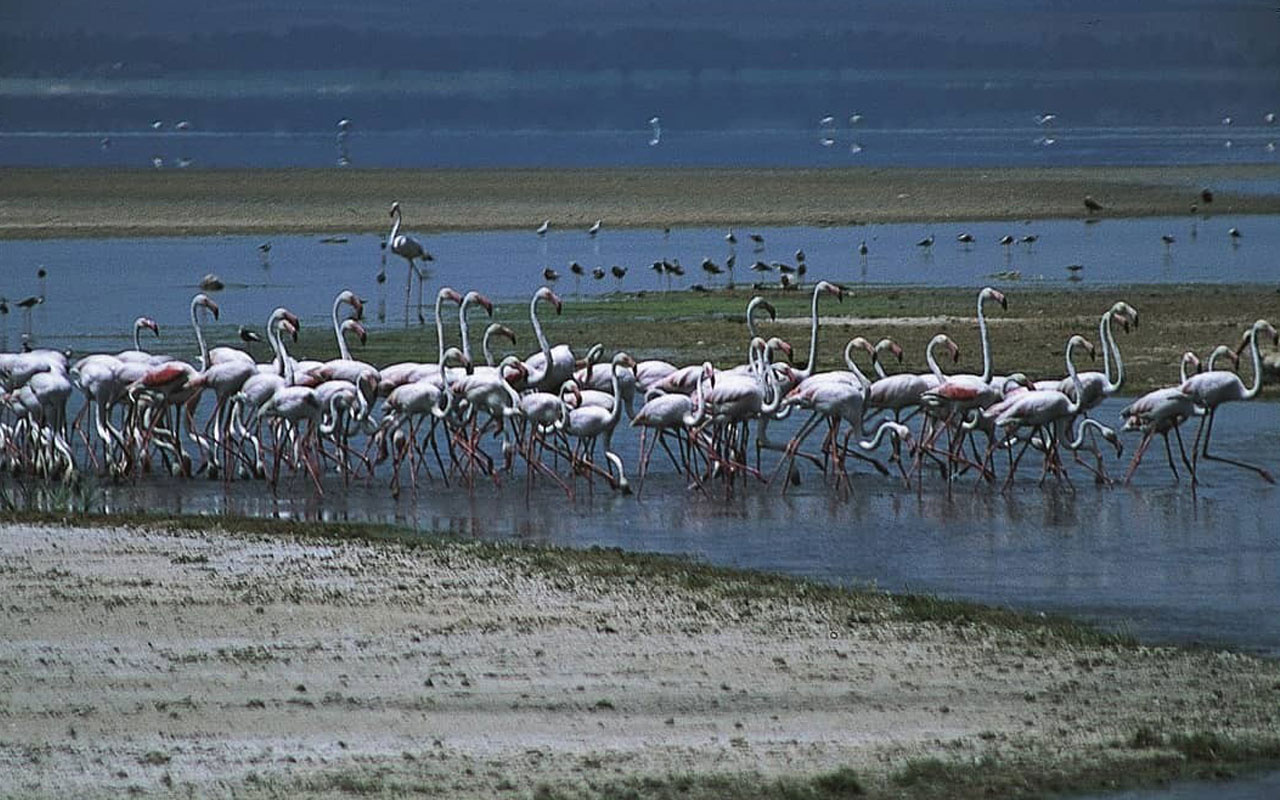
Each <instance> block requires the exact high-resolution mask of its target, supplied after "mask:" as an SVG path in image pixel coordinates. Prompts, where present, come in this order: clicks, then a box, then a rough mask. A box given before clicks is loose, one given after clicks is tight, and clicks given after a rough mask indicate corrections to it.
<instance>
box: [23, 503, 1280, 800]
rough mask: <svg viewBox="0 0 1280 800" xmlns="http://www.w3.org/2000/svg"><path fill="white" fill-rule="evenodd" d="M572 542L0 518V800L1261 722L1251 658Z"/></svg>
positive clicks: (521, 781)
mask: <svg viewBox="0 0 1280 800" xmlns="http://www.w3.org/2000/svg"><path fill="white" fill-rule="evenodd" d="M584 558H585V561H583V562H582V563H579V562H576V561H574V560H573V559H572V558H570V557H568V556H556V555H554V554H551V555H548V554H546V553H543V552H541V551H521V550H518V549H515V548H505V549H503V548H492V547H486V546H484V545H475V544H465V543H446V544H429V545H427V546H425V547H408V546H405V545H402V544H397V543H370V542H365V541H338V540H323V539H314V538H308V539H298V538H294V537H291V536H288V535H283V536H264V535H257V534H243V533H242V534H228V533H224V532H220V531H216V530H203V531H198V532H193V531H185V530H178V529H166V530H146V529H130V528H102V527H86V528H68V527H43V526H33V525H26V524H14V523H9V524H4V525H3V526H0V564H3V565H4V566H3V569H0V593H3V595H4V597H5V598H6V601H5V607H4V610H3V611H0V619H2V620H3V622H2V623H0V624H2V625H3V628H4V630H5V631H6V632H7V633H6V635H5V636H4V637H3V638H2V639H0V663H2V664H3V665H4V669H3V671H2V672H0V690H2V691H0V697H3V698H4V700H3V708H2V710H3V714H2V715H0V719H3V722H2V723H0V795H4V796H9V795H15V794H20V795H22V796H28V797H41V796H47V797H62V796H68V795H72V794H74V795H76V796H87V797H94V796H119V795H120V794H123V793H125V792H130V791H137V790H142V791H144V792H146V793H147V794H148V795H151V794H159V795H169V794H175V795H176V794H182V795H186V794H187V793H189V792H190V793H194V794H195V795H199V796H203V795H207V794H211V793H218V794H225V793H228V792H232V793H234V794H235V796H237V797H255V796H281V795H282V794H283V795H296V794H307V795H338V794H342V793H344V792H357V793H362V794H392V793H395V792H397V791H406V792H407V791H417V792H421V793H423V794H426V795H428V796H441V797H493V796H516V797H527V796H530V794H531V793H534V792H535V790H537V791H542V792H544V794H543V795H542V796H574V797H579V796H583V797H590V796H610V793H611V791H612V790H611V789H610V788H609V787H614V788H616V787H618V786H623V785H625V786H632V785H637V786H640V788H643V785H641V783H640V782H642V780H643V779H646V778H647V779H649V780H650V781H651V783H652V785H653V786H659V785H669V783H664V782H669V781H670V780H671V778H672V776H691V777H689V779H690V780H694V778H697V776H748V778H749V781H750V782H751V784H753V785H754V784H760V783H761V782H763V781H765V780H766V779H768V780H774V779H777V778H778V776H795V777H797V778H800V779H804V778H806V777H807V776H812V775H827V776H830V775H831V774H832V772H833V771H835V770H840V769H845V770H848V769H852V770H853V773H849V772H847V771H846V772H842V773H837V774H838V775H844V776H846V777H847V776H848V775H851V774H854V773H856V775H857V780H858V782H859V785H861V786H862V787H863V788H864V789H866V790H868V791H870V792H871V793H872V794H876V793H877V792H879V791H881V790H884V789H886V788H896V789H898V790H901V787H902V786H904V785H905V784H904V783H903V778H902V776H903V775H904V774H915V773H914V772H912V770H915V772H919V771H920V770H922V769H924V768H925V766H924V765H931V766H929V769H935V770H936V769H941V768H942V767H946V766H947V765H951V764H957V765H964V764H974V763H978V762H981V763H984V764H990V765H992V767H993V769H991V770H990V771H992V772H999V770H996V769H994V765H997V764H1001V765H1010V766H1014V767H1018V768H1025V767H1026V766H1027V765H1028V764H1034V765H1035V766H1034V769H1035V770H1039V771H1040V772H1042V773H1044V772H1045V771H1046V770H1047V771H1057V772H1059V773H1060V774H1062V775H1068V776H1069V775H1072V774H1077V773H1081V772H1088V771H1090V770H1099V769H1103V768H1107V767H1109V768H1117V767H1118V771H1119V772H1120V773H1123V772H1124V771H1126V770H1130V769H1133V770H1138V769H1139V767H1140V766H1141V765H1146V766H1148V767H1149V766H1151V765H1152V764H1155V765H1163V766H1160V767H1159V769H1162V770H1164V771H1165V772H1166V773H1169V774H1173V772H1176V769H1177V766H1176V765H1177V763H1178V762H1179V761H1180V760H1185V759H1186V756H1185V755H1180V752H1179V751H1178V749H1177V748H1175V747H1174V746H1173V745H1172V744H1170V741H1171V740H1166V739H1162V737H1164V736H1174V735H1186V734H1197V735H1198V734H1204V735H1206V736H1211V737H1212V736H1228V737H1230V739H1231V740H1232V741H1249V742H1258V741H1264V742H1274V741H1275V740H1276V738H1277V737H1276V733H1275V731H1276V724H1277V719H1276V711H1275V708H1276V704H1275V696H1276V690H1277V688H1280V665H1277V664H1274V663H1270V662H1264V661H1259V660H1256V659H1253V658H1250V657H1245V656H1239V655H1232V654H1227V653H1216V652H1208V651H1180V650H1176V649H1172V648H1139V647H1133V646H1129V645H1124V644H1108V643H1106V642H1102V641H1092V640H1089V639H1088V638H1087V637H1086V639H1085V640H1074V639H1072V638H1071V636H1070V635H1069V634H1063V633H1061V632H1060V631H1059V630H1058V629H1055V628H1037V627H1024V628H1013V629H1009V628H1004V627H1002V626H1000V625H994V624H990V623H989V622H987V621H985V620H977V621H967V622H965V621H960V622H957V621H948V622H938V621H922V620H920V619H918V618H913V617H912V616H911V615H910V614H908V613H906V612H905V611H904V608H903V607H902V606H901V605H900V603H899V601H897V600H895V599H893V598H889V597H887V596H883V595H866V594H860V595H853V594H850V593H845V592H839V591H837V590H817V591H815V590H813V589H811V588H806V585H805V584H800V583H794V582H787V581H780V580H775V579H769V580H761V581H746V580H742V579H741V576H740V575H739V576H738V577H737V578H735V577H733V575H728V577H725V576H723V575H719V573H709V574H711V575H712V578H714V580H712V579H709V578H708V577H707V575H704V574H703V573H700V572H696V573H691V572H686V571H683V570H681V569H678V568H673V567H671V566H669V565H668V566H664V567H662V568H659V569H653V568H651V565H649V566H648V567H646V566H643V565H642V566H639V567H637V566H636V565H634V564H632V562H631V561H629V560H628V559H626V558H621V557H616V556H612V555H608V554H606V555H604V556H590V555H588V556H585V557H584ZM1213 741H1217V740H1216V739H1214V740H1213ZM938 764H940V765H941V766H932V765H938ZM904 770H905V771H906V772H905V773H904ZM1046 774H1047V773H1046ZM723 779H724V780H730V778H723ZM697 780H702V778H697ZM717 780H719V779H717ZM735 780H736V778H735ZM826 780H832V779H831V778H830V777H828V778H827V779H826ZM695 783H696V781H695ZM548 791H550V793H549V794H548V793H547V792H548ZM560 792H563V793H564V794H560ZM638 796H646V795H644V794H640V795H638ZM654 796H657V794H656V792H655V794H654ZM690 796H725V797H729V796H735V795H734V794H733V793H732V792H729V793H724V794H705V795H698V794H694V795H690ZM805 796H810V795H805ZM813 796H826V795H813Z"/></svg>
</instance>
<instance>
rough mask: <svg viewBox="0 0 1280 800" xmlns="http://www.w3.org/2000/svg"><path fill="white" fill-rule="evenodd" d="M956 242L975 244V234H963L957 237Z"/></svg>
mask: <svg viewBox="0 0 1280 800" xmlns="http://www.w3.org/2000/svg"><path fill="white" fill-rule="evenodd" d="M956 241H957V242H959V243H960V244H973V234H972V233H962V234H960V235H959V236H957V237H956Z"/></svg>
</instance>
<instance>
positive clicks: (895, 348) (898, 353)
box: [889, 342, 903, 364]
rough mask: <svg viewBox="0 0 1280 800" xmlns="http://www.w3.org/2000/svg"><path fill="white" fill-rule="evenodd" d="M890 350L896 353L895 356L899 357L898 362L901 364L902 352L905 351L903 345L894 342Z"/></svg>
mask: <svg viewBox="0 0 1280 800" xmlns="http://www.w3.org/2000/svg"><path fill="white" fill-rule="evenodd" d="M889 352H890V353H893V354H894V356H896V357H897V359H898V363H899V364H901V363H902V353H903V351H902V345H900V344H898V343H897V342H894V343H893V345H892V346H890V348H889Z"/></svg>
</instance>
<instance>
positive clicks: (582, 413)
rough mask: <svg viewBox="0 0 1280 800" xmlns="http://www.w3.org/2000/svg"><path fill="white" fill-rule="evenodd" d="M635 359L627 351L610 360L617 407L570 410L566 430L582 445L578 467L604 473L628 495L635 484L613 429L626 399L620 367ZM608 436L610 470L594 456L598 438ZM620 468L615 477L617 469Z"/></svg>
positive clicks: (576, 459)
mask: <svg viewBox="0 0 1280 800" xmlns="http://www.w3.org/2000/svg"><path fill="white" fill-rule="evenodd" d="M635 363H636V362H635V359H633V358H632V357H631V356H629V355H627V354H626V353H617V354H615V355H614V357H613V359H612V360H611V361H610V362H609V366H610V374H611V375H612V384H613V386H612V388H613V397H614V400H613V408H612V409H610V410H608V411H606V410H605V409H603V408H601V407H600V406H582V407H580V408H573V409H570V410H569V413H568V415H567V417H566V418H565V421H564V425H563V430H564V432H565V433H566V434H568V435H569V436H573V437H575V438H576V439H577V440H578V447H577V448H576V449H575V450H574V453H573V465H574V468H575V471H576V470H579V469H587V470H591V471H594V472H600V473H601V474H602V475H604V477H605V479H606V480H608V481H609V484H610V485H611V486H612V487H613V488H615V489H618V490H619V491H621V492H623V493H624V494H630V493H631V486H630V484H629V483H628V481H627V475H626V472H625V471H624V470H623V465H622V458H621V457H620V456H619V455H618V454H617V453H615V452H614V451H613V432H614V430H615V429H616V428H617V427H618V421H619V420H620V419H622V402H621V400H620V399H619V397H618V368H619V367H626V368H631V367H634V366H635ZM602 435H603V436H604V457H605V459H606V460H607V461H608V462H609V470H608V471H604V470H601V469H600V468H599V467H596V466H595V465H594V464H592V463H591V461H590V457H591V455H592V454H593V453H594V451H595V444H596V439H597V438H599V437H600V436H602ZM614 469H616V470H617V471H618V475H617V477H616V478H615V477H614V476H613V470H614Z"/></svg>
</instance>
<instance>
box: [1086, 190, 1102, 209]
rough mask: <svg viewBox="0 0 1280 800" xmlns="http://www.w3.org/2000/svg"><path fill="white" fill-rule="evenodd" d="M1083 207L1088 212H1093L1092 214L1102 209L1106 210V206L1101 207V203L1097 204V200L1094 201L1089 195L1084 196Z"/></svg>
mask: <svg viewBox="0 0 1280 800" xmlns="http://www.w3.org/2000/svg"><path fill="white" fill-rule="evenodd" d="M1084 207H1085V208H1086V209H1088V210H1089V211H1094V212H1097V211H1101V210H1102V209H1104V208H1106V206H1104V205H1102V203H1099V202H1098V201H1097V200H1094V199H1093V195H1091V194H1086V195H1085V196H1084Z"/></svg>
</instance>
